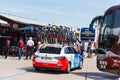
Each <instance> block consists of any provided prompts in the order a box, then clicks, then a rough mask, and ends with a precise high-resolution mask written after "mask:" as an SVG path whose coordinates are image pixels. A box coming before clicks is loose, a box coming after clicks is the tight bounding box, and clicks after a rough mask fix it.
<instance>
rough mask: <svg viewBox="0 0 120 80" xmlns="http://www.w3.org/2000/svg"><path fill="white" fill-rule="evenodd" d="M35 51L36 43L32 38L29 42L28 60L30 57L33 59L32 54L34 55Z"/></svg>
mask: <svg viewBox="0 0 120 80" xmlns="http://www.w3.org/2000/svg"><path fill="white" fill-rule="evenodd" d="M33 49H34V41H33V40H32V37H30V38H29V40H28V41H27V54H26V59H28V56H29V58H30V59H31V56H32V53H33Z"/></svg>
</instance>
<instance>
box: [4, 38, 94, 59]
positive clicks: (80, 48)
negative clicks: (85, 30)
mask: <svg viewBox="0 0 120 80" xmlns="http://www.w3.org/2000/svg"><path fill="white" fill-rule="evenodd" d="M56 41H57V40H56ZM10 43H11V41H10V40H9V39H7V40H6V45H5V52H4V56H5V59H7V56H8V54H9V53H10ZM42 43H43V42H41V41H40V40H39V41H37V44H36V45H35V41H34V40H33V38H32V37H29V39H28V40H27V42H26V43H25V42H24V40H23V38H22V37H20V39H19V41H18V42H17V47H16V49H14V50H16V53H15V54H17V56H18V59H19V60H20V59H21V57H22V56H25V57H26V58H25V59H28V58H29V59H31V57H32V55H33V53H34V51H36V50H39V49H40V47H41V44H42ZM59 44H60V43H59ZM68 45H70V46H73V47H74V49H75V50H76V51H77V52H78V53H79V54H81V55H82V56H83V57H84V56H85V53H88V56H87V57H88V58H92V53H93V51H92V48H91V47H92V41H91V40H89V42H88V45H87V49H86V48H85V42H82V41H79V40H78V39H77V40H76V41H75V42H73V43H71V44H68ZM12 54H13V53H12Z"/></svg>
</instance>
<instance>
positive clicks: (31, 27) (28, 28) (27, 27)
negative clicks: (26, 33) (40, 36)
mask: <svg viewBox="0 0 120 80" xmlns="http://www.w3.org/2000/svg"><path fill="white" fill-rule="evenodd" d="M20 30H30V31H33V26H30V25H29V26H26V27H23V28H20Z"/></svg>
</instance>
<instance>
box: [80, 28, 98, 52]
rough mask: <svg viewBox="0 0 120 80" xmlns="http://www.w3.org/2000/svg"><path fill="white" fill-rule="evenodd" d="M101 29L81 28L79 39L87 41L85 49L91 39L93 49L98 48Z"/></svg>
mask: <svg viewBox="0 0 120 80" xmlns="http://www.w3.org/2000/svg"><path fill="white" fill-rule="evenodd" d="M98 36H99V30H97V29H96V28H92V29H90V28H87V27H83V28H80V34H79V40H80V41H82V42H84V43H85V50H87V45H88V41H89V39H90V40H91V41H92V49H93V51H94V50H95V49H96V48H97V46H98V45H97V44H98Z"/></svg>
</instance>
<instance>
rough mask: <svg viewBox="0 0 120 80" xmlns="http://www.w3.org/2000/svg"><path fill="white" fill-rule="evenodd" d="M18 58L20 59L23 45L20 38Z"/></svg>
mask: <svg viewBox="0 0 120 80" xmlns="http://www.w3.org/2000/svg"><path fill="white" fill-rule="evenodd" d="M17 45H18V57H19V58H18V59H19V60H20V59H21V57H22V48H23V47H24V41H23V39H22V38H20V40H19V41H18V44H17Z"/></svg>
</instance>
